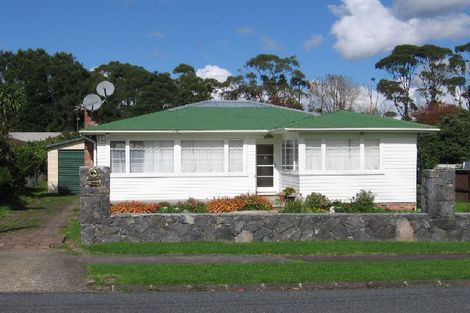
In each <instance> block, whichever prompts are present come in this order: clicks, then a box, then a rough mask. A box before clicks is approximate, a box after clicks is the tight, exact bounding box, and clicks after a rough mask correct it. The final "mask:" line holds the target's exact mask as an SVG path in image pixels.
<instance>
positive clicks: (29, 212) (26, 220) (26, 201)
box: [0, 185, 78, 233]
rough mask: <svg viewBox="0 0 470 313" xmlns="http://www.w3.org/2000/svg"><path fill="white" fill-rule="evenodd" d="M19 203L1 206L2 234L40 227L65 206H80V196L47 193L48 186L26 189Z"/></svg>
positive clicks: (0, 222)
mask: <svg viewBox="0 0 470 313" xmlns="http://www.w3.org/2000/svg"><path fill="white" fill-rule="evenodd" d="M19 198H20V199H19V201H18V202H17V203H14V204H10V205H8V206H7V205H2V206H0V233H3V232H8V231H14V230H18V229H24V228H33V227H38V226H39V225H41V224H42V223H44V222H45V221H46V220H47V219H49V218H50V217H51V216H53V215H54V214H55V213H56V212H57V210H58V209H60V208H62V207H63V206H64V205H68V204H70V203H74V204H76V205H77V206H78V196H76V195H57V194H49V193H47V189H46V186H44V185H42V186H40V187H37V188H29V189H26V190H25V191H24V192H23V193H22V194H21V195H20V197H19Z"/></svg>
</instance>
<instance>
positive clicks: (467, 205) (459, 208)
mask: <svg viewBox="0 0 470 313" xmlns="http://www.w3.org/2000/svg"><path fill="white" fill-rule="evenodd" d="M455 212H460V213H470V202H456V203H455Z"/></svg>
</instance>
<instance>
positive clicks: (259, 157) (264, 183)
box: [256, 144, 274, 190]
mask: <svg viewBox="0 0 470 313" xmlns="http://www.w3.org/2000/svg"><path fill="white" fill-rule="evenodd" d="M256 185H257V186H256V187H257V188H258V190H269V189H272V188H273V187H274V148H273V145H272V144H258V145H256Z"/></svg>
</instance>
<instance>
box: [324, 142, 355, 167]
mask: <svg viewBox="0 0 470 313" xmlns="http://www.w3.org/2000/svg"><path fill="white" fill-rule="evenodd" d="M360 168H361V153H360V141H359V139H327V141H326V169H327V170H329V171H350V170H360Z"/></svg>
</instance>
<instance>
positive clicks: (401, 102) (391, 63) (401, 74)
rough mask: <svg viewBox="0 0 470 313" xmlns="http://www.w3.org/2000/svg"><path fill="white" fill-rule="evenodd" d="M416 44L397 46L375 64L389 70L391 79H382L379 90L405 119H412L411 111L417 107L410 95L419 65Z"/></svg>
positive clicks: (376, 66)
mask: <svg viewBox="0 0 470 313" xmlns="http://www.w3.org/2000/svg"><path fill="white" fill-rule="evenodd" d="M418 49H419V48H418V47H417V46H414V45H400V46H396V47H395V48H394V49H393V51H392V53H391V54H390V55H389V56H387V57H385V58H383V59H381V60H380V61H379V62H377V63H376V64H375V68H377V69H381V70H384V71H386V72H387V74H388V75H389V79H381V80H380V81H379V83H378V85H377V90H378V91H379V92H381V93H382V94H383V95H384V96H385V98H386V99H387V100H389V101H391V102H392V103H393V104H394V106H395V108H396V110H397V112H398V114H400V116H401V117H402V119H404V120H410V119H411V112H412V111H415V110H416V109H417V106H416V104H415V103H414V101H413V99H412V98H411V97H410V88H411V83H412V81H413V78H414V76H415V72H416V70H417V68H418V66H419V62H418V59H417V58H416V55H417V53H418Z"/></svg>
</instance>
